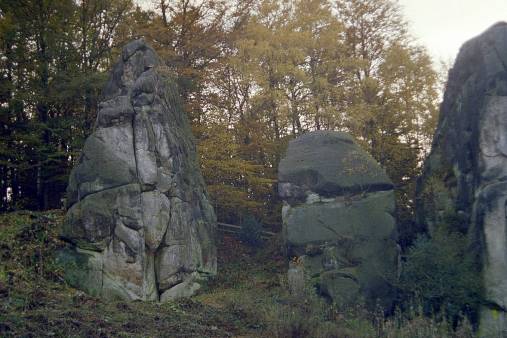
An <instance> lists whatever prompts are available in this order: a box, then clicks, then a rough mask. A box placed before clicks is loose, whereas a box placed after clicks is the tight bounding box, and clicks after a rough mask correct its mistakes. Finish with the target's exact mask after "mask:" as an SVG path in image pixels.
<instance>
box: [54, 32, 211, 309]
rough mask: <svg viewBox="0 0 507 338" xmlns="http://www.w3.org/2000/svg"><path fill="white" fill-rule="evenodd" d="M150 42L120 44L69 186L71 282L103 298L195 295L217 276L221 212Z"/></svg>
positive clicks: (66, 231) (64, 257)
mask: <svg viewBox="0 0 507 338" xmlns="http://www.w3.org/2000/svg"><path fill="white" fill-rule="evenodd" d="M163 73H164V71H163V67H162V66H161V64H160V61H159V58H158V57H157V55H156V54H155V52H154V51H153V49H151V48H150V47H149V46H147V45H146V43H145V42H144V41H143V40H135V41H133V42H131V43H129V44H128V45H126V46H125V47H124V48H123V51H122V53H121V56H120V60H119V61H118V62H117V63H116V65H115V66H114V68H113V71H112V73H111V75H110V78H109V81H108V83H107V85H106V87H105V89H104V92H103V101H102V102H100V104H99V112H98V116H97V121H96V125H95V129H94V131H93V133H92V134H91V135H90V136H89V137H88V139H87V140H86V143H85V146H84V149H83V151H82V154H81V157H80V159H79V163H78V164H77V166H76V167H75V168H74V169H73V170H72V173H71V175H70V179H69V186H68V189H67V204H68V211H67V218H66V221H65V224H64V228H63V233H62V236H63V237H64V238H65V239H67V240H68V241H69V242H70V243H71V244H72V247H71V248H70V249H68V250H66V251H64V252H62V253H61V254H60V257H59V259H60V261H61V262H62V263H63V265H64V266H65V271H66V278H67V280H68V281H69V282H70V283H71V284H73V285H74V286H76V287H79V288H81V289H83V290H85V291H87V292H89V293H91V294H94V295H97V296H101V297H105V298H120V299H129V300H135V299H141V300H166V299H172V298H177V297H182V296H189V295H191V294H193V293H194V292H195V291H196V290H197V289H198V288H199V283H198V281H199V279H200V278H202V277H205V276H206V275H208V274H214V273H216V249H215V242H214V229H215V226H216V218H215V214H214V211H213V208H212V207H211V204H210V202H209V200H208V197H207V193H206V188H205V184H204V181H203V178H202V176H201V173H200V170H199V166H198V163H197V156H196V149H195V145H194V141H193V137H192V134H191V130H190V126H189V123H188V121H187V118H186V116H185V113H184V112H183V110H182V109H181V107H180V105H179V103H178V92H177V90H176V88H175V85H174V83H173V81H172V80H170V79H169V78H168V77H166V76H165V75H164V74H163Z"/></svg>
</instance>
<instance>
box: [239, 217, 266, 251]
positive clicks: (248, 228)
mask: <svg viewBox="0 0 507 338" xmlns="http://www.w3.org/2000/svg"><path fill="white" fill-rule="evenodd" d="M239 238H240V239H241V241H242V242H243V243H246V244H248V245H250V246H253V247H260V246H261V245H262V223H260V222H259V221H258V220H257V219H255V218H254V217H253V216H251V215H248V216H247V217H245V220H244V221H243V223H242V224H241V231H240V233H239Z"/></svg>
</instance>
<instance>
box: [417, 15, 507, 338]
mask: <svg viewBox="0 0 507 338" xmlns="http://www.w3.org/2000/svg"><path fill="white" fill-rule="evenodd" d="M506 205H507V23H498V24H496V25H495V26H493V27H491V28H490V29H489V30H487V31H486V32H485V33H483V34H482V35H480V36H478V37H476V38H474V39H472V40H470V41H468V42H467V43H466V44H465V45H463V47H462V48H461V50H460V52H459V55H458V57H457V59H456V62H455V64H454V67H453V68H452V69H451V71H450V72H449V80H448V84H447V88H446V91H445V96H444V101H443V103H442V106H441V112H440V120H439V123H438V127H437V131H436V134H435V138H434V140H433V148H432V151H431V154H430V156H429V157H428V159H427V161H426V163H425V167H424V172H423V176H422V178H421V179H420V181H419V184H418V191H417V216H418V222H419V223H420V224H421V225H425V226H427V228H428V230H429V232H430V233H431V232H432V231H434V230H435V228H436V227H438V226H439V225H440V224H444V223H447V224H448V226H449V225H450V226H452V227H454V229H453V230H455V231H460V232H462V233H465V234H468V236H469V238H470V239H471V244H472V249H474V250H475V251H476V254H477V257H478V261H479V264H481V265H482V269H483V280H484V286H485V289H486V293H487V295H486V296H487V299H488V303H489V305H488V306H486V307H484V309H483V310H482V311H481V319H480V326H481V328H480V329H481V334H482V335H485V336H488V335H489V334H492V335H493V336H498V337H500V336H507V316H506V314H507V313H506V312H507V259H506V257H507V236H506V234H507V229H506V227H507V222H506V215H507V213H506V212H507V209H506ZM486 331H489V332H486Z"/></svg>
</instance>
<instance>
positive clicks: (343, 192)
mask: <svg viewBox="0 0 507 338" xmlns="http://www.w3.org/2000/svg"><path fill="white" fill-rule="evenodd" d="M278 182H279V183H278V184H279V188H278V189H279V195H280V196H281V197H282V198H283V199H284V207H283V210H282V218H283V231H284V237H285V242H286V245H287V250H288V255H289V257H291V258H292V263H291V271H292V270H294V271H296V270H297V269H298V268H301V267H302V268H303V270H304V271H305V275H306V276H307V278H309V279H310V280H311V283H312V284H313V285H316V286H317V287H318V289H319V290H320V293H321V294H323V295H325V296H328V297H330V298H332V299H333V300H334V301H335V302H337V303H338V304H341V305H349V304H353V303H356V302H357V301H359V300H361V299H364V300H366V301H367V303H368V304H370V305H373V304H374V303H375V302H376V301H377V300H379V301H380V303H381V304H380V305H383V306H386V307H387V306H389V305H390V304H391V302H392V294H391V291H392V290H391V288H390V286H389V283H388V282H386V281H389V280H390V279H392V278H396V268H397V257H398V250H397V245H396V233H395V220H394V218H393V213H394V209H395V203H394V192H393V184H392V183H391V181H390V180H389V178H388V177H387V176H386V174H385V172H384V171H383V170H382V169H381V168H380V166H379V165H378V164H377V162H375V160H374V159H373V158H372V157H371V156H369V155H368V154H367V153H365V152H364V151H363V150H361V149H360V148H359V146H358V145H357V144H356V143H355V142H354V140H353V139H352V138H351V137H350V136H349V135H348V134H345V133H341V132H331V131H327V132H324V131H318V132H312V133H308V134H305V135H303V136H300V137H298V138H297V139H295V140H293V141H291V142H290V144H289V148H288V151H287V154H286V156H285V158H283V159H282V161H281V162H280V165H279V168H278ZM292 274H294V273H292ZM290 275H291V274H290Z"/></svg>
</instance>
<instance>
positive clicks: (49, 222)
mask: <svg viewBox="0 0 507 338" xmlns="http://www.w3.org/2000/svg"><path fill="white" fill-rule="evenodd" d="M62 221H63V213H62V212H61V211H50V212H46V213H31V212H17V213H10V214H4V215H0V337H11V336H12V337H48V336H49V337H269V336H271V337H377V336H380V337H389V338H391V337H393V338H395V337H396V338H397V337H400V338H403V337H453V336H455V337H468V336H471V334H470V332H469V331H466V328H465V329H463V330H461V328H458V331H457V333H452V330H450V329H449V328H448V327H447V326H445V325H443V324H439V323H438V322H436V321H432V320H430V319H428V318H426V317H424V316H422V315H419V314H418V312H416V311H415V312H413V313H412V314H410V315H408V316H407V315H406V314H403V315H401V314H399V315H397V316H395V317H394V318H391V319H388V320H385V319H384V318H383V317H382V316H375V315H374V314H369V313H366V312H365V311H364V310H363V308H362V307H361V306H358V307H357V308H355V309H347V311H340V310H338V309H337V308H336V307H334V306H332V305H330V304H327V303H325V301H324V300H323V299H321V298H319V297H317V296H316V295H315V294H314V292H313V290H307V291H306V292H305V294H304V295H303V296H301V297H299V298H294V297H292V296H291V295H290V294H289V293H288V292H287V290H288V289H289V288H288V285H287V277H286V271H287V270H286V269H287V268H286V260H285V258H284V256H283V254H282V252H281V245H280V243H281V241H280V239H279V238H278V239H277V238H275V239H273V240H272V241H270V242H268V243H266V244H265V245H264V246H263V247H262V248H261V249H255V248H252V247H249V246H245V245H243V244H242V243H241V242H240V241H239V240H237V239H236V238H234V237H229V236H222V237H221V238H220V240H219V243H218V266H219V271H218V274H217V276H216V277H214V278H212V279H211V280H209V281H208V282H207V284H206V285H204V286H203V288H202V289H201V290H200V293H199V294H198V295H197V296H195V297H193V298H192V299H186V300H180V301H175V302H170V303H165V304H158V303H153V302H131V303H128V302H121V301H115V302H111V301H107V302H106V301H102V300H100V299H97V298H93V297H90V296H87V295H86V294H84V293H83V292H81V291H79V290H75V289H73V288H71V287H69V286H68V285H66V283H65V282H64V280H63V279H62V277H61V276H62V271H60V270H59V268H58V266H56V265H55V264H54V260H53V255H54V253H55V252H56V250H57V249H58V248H60V247H62V246H63V245H64V244H63V243H62V242H60V241H59V240H58V236H57V234H58V231H59V227H60V224H61V222H62ZM419 313H420V312H419ZM459 330H461V331H459Z"/></svg>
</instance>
